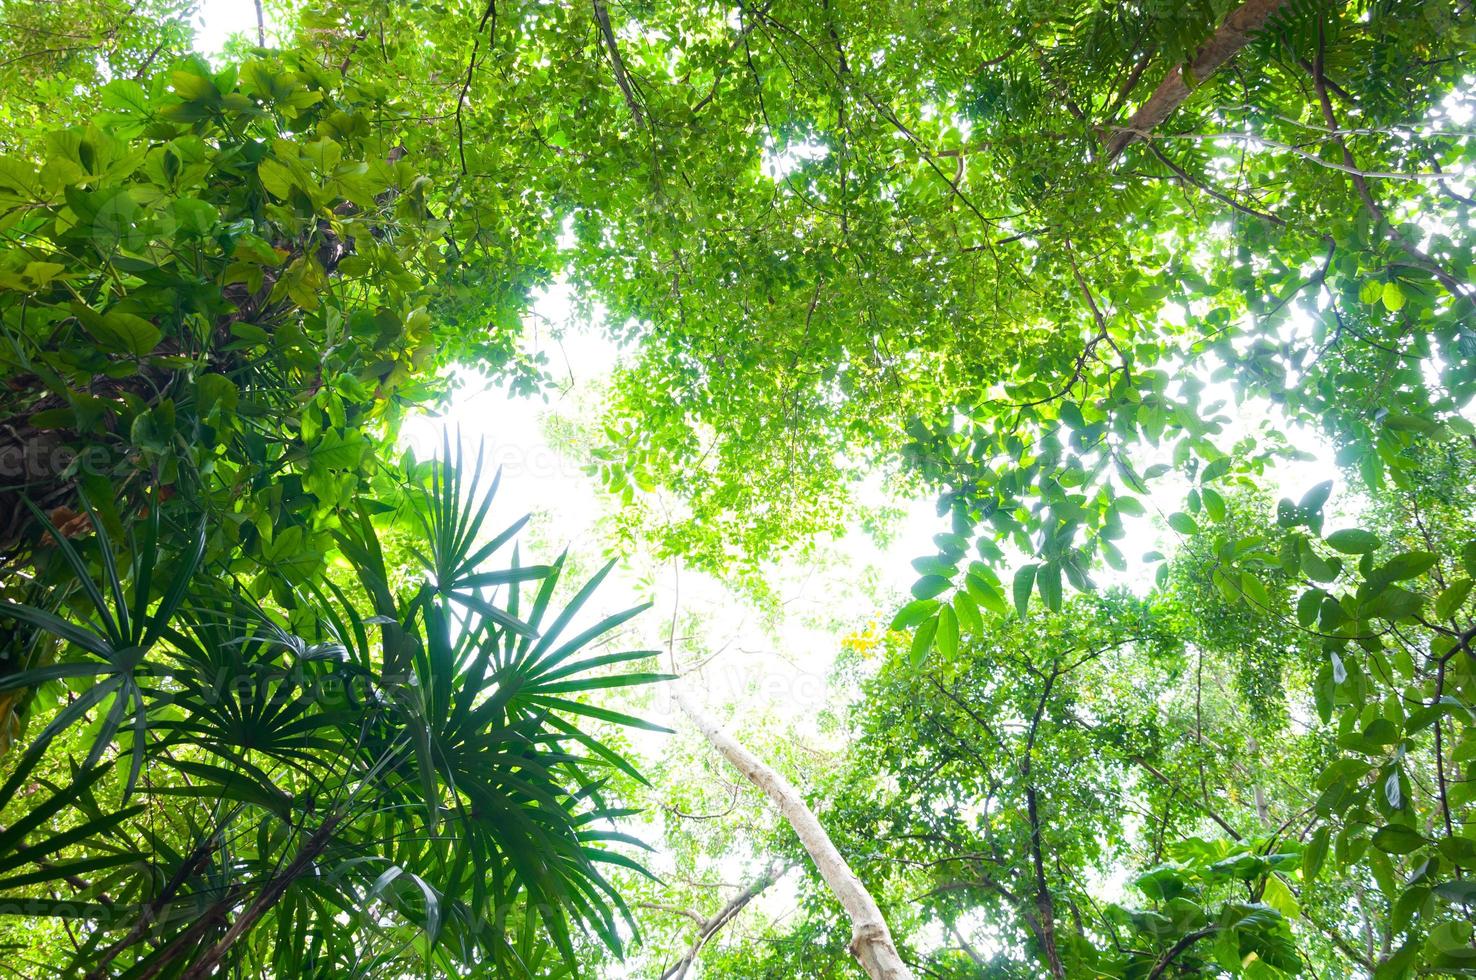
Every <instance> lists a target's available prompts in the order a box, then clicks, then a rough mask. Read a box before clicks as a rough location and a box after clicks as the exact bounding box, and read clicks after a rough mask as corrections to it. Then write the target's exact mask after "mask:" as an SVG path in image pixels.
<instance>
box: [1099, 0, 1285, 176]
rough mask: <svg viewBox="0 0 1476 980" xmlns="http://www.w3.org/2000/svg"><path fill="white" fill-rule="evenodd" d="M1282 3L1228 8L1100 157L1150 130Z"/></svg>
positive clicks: (1255, 0) (1262, 1)
mask: <svg viewBox="0 0 1476 980" xmlns="http://www.w3.org/2000/svg"><path fill="white" fill-rule="evenodd" d="M1285 3H1286V0H1246V2H1245V3H1243V4H1241V5H1240V6H1239V7H1236V8H1235V9H1234V10H1232V11H1230V14H1229V16H1227V17H1226V18H1225V22H1224V23H1223V24H1221V25H1220V26H1219V28H1218V29H1217V30H1216V31H1215V33H1214V34H1212V35H1210V38H1209V40H1208V41H1205V42H1204V44H1203V45H1202V46H1201V47H1200V48H1199V50H1198V51H1196V52H1194V57H1192V58H1190V59H1189V61H1188V62H1187V63H1186V64H1183V65H1175V66H1174V67H1173V68H1172V69H1170V70H1169V73H1168V76H1167V77H1166V78H1164V80H1163V81H1162V82H1160V83H1159V85H1158V88H1156V89H1154V90H1153V94H1152V95H1150V96H1149V97H1148V101H1147V102H1144V103H1143V104H1142V105H1141V106H1140V107H1139V108H1138V111H1137V112H1135V113H1133V117H1132V118H1131V119H1129V120H1128V122H1127V125H1126V126H1123V127H1122V128H1120V129H1117V130H1115V131H1114V132H1113V133H1112V134H1111V135H1110V136H1109V137H1108V138H1107V142H1106V143H1105V144H1104V145H1103V147H1102V159H1104V160H1106V161H1107V162H1108V163H1111V162H1112V161H1113V160H1116V159H1117V158H1118V156H1120V155H1121V154H1122V151H1123V150H1125V149H1127V145H1128V144H1129V143H1131V142H1132V141H1133V140H1135V139H1137V138H1138V137H1139V136H1141V135H1143V134H1144V133H1149V132H1152V131H1153V129H1154V127H1156V126H1157V125H1158V124H1159V123H1161V122H1163V121H1164V120H1165V119H1167V118H1168V117H1169V116H1171V115H1173V113H1174V111H1175V110H1176V109H1178V108H1179V106H1181V105H1183V104H1184V101H1185V100H1186V99H1188V98H1189V93H1191V92H1192V91H1193V90H1194V88H1195V87H1197V86H1198V85H1200V84H1202V83H1203V82H1204V80H1205V79H1207V78H1209V77H1210V76H1211V75H1213V74H1214V73H1215V71H1216V70H1217V69H1218V68H1219V67H1220V66H1221V65H1223V64H1224V63H1225V62H1227V61H1229V60H1230V59H1231V58H1233V57H1235V55H1236V53H1237V52H1239V51H1240V49H1241V48H1243V47H1245V46H1246V45H1247V44H1248V43H1250V39H1251V38H1252V37H1253V36H1254V35H1255V34H1256V32H1257V31H1259V30H1260V29H1261V28H1263V27H1265V26H1266V21H1268V20H1270V19H1271V15H1272V14H1274V13H1276V11H1278V10H1280V9H1281V7H1282V6H1283V5H1284V4H1285Z"/></svg>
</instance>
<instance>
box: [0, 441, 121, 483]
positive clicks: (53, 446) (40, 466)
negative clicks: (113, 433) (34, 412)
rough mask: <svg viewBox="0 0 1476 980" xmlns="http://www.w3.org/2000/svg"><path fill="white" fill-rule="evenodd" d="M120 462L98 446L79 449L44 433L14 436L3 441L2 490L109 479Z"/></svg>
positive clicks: (0, 446) (0, 451) (0, 443)
mask: <svg viewBox="0 0 1476 980" xmlns="http://www.w3.org/2000/svg"><path fill="white" fill-rule="evenodd" d="M3 435H4V433H0V436H3ZM117 458H118V457H117V454H116V453H114V452H113V451H112V450H110V449H109V448H108V447H106V446H101V445H98V444H96V443H94V444H91V445H86V446H82V447H80V448H79V447H75V446H69V445H67V444H66V443H64V442H62V441H60V440H59V439H58V438H57V437H56V436H55V435H54V434H51V433H47V432H44V431H43V432H36V433H32V434H29V435H27V436H23V437H22V436H19V435H18V434H15V433H12V434H11V437H10V438H0V489H3V488H4V487H6V486H14V485H17V484H30V483H37V482H40V481H45V480H55V479H64V478H69V477H74V476H82V475H87V476H92V475H106V474H108V473H111V472H112V470H113V467H114V465H115V464H116V463H117Z"/></svg>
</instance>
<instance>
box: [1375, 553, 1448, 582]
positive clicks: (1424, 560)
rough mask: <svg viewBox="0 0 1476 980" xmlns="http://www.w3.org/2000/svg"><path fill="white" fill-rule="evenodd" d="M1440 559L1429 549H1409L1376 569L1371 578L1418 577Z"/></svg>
mask: <svg viewBox="0 0 1476 980" xmlns="http://www.w3.org/2000/svg"><path fill="white" fill-rule="evenodd" d="M1439 560H1440V559H1439V558H1438V557H1437V556H1436V555H1432V554H1430V553H1429V552H1428V551H1407V552H1405V553H1404V554H1402V555H1396V556H1394V557H1393V558H1391V559H1389V560H1388V561H1387V562H1385V563H1384V564H1383V565H1380V566H1379V567H1378V568H1377V569H1375V570H1374V574H1373V575H1371V576H1370V578H1374V577H1377V578H1379V579H1382V580H1383V581H1386V582H1398V581H1402V580H1403V579H1410V578H1418V577H1419V576H1421V575H1423V574H1425V573H1426V572H1428V571H1429V570H1430V569H1431V568H1434V567H1435V563H1436V562H1437V561H1439Z"/></svg>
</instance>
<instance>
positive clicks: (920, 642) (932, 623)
mask: <svg viewBox="0 0 1476 980" xmlns="http://www.w3.org/2000/svg"><path fill="white" fill-rule="evenodd" d="M937 633H938V617H937V616H931V617H929V618H928V619H926V620H924V621H923V623H922V625H921V626H919V627H918V628H917V632H916V633H914V634H912V649H911V651H910V659H911V662H912V666H913V667H919V666H921V665H922V662H923V661H924V660H926V659H927V657H928V651H929V650H931V649H932V648H933V637H934V636H936V635H937Z"/></svg>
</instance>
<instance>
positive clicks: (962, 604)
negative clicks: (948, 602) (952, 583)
mask: <svg viewBox="0 0 1476 980" xmlns="http://www.w3.org/2000/svg"><path fill="white" fill-rule="evenodd" d="M953 611H954V612H955V613H956V614H957V615H958V626H959V629H960V630H961V631H963V632H965V633H967V634H969V635H971V636H978V635H979V634H980V633H982V632H983V631H984V617H983V616H981V615H979V607H978V606H977V605H975V604H974V600H973V598H972V597H970V596H969V594H968V593H967V592H956V593H954V595H953Z"/></svg>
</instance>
